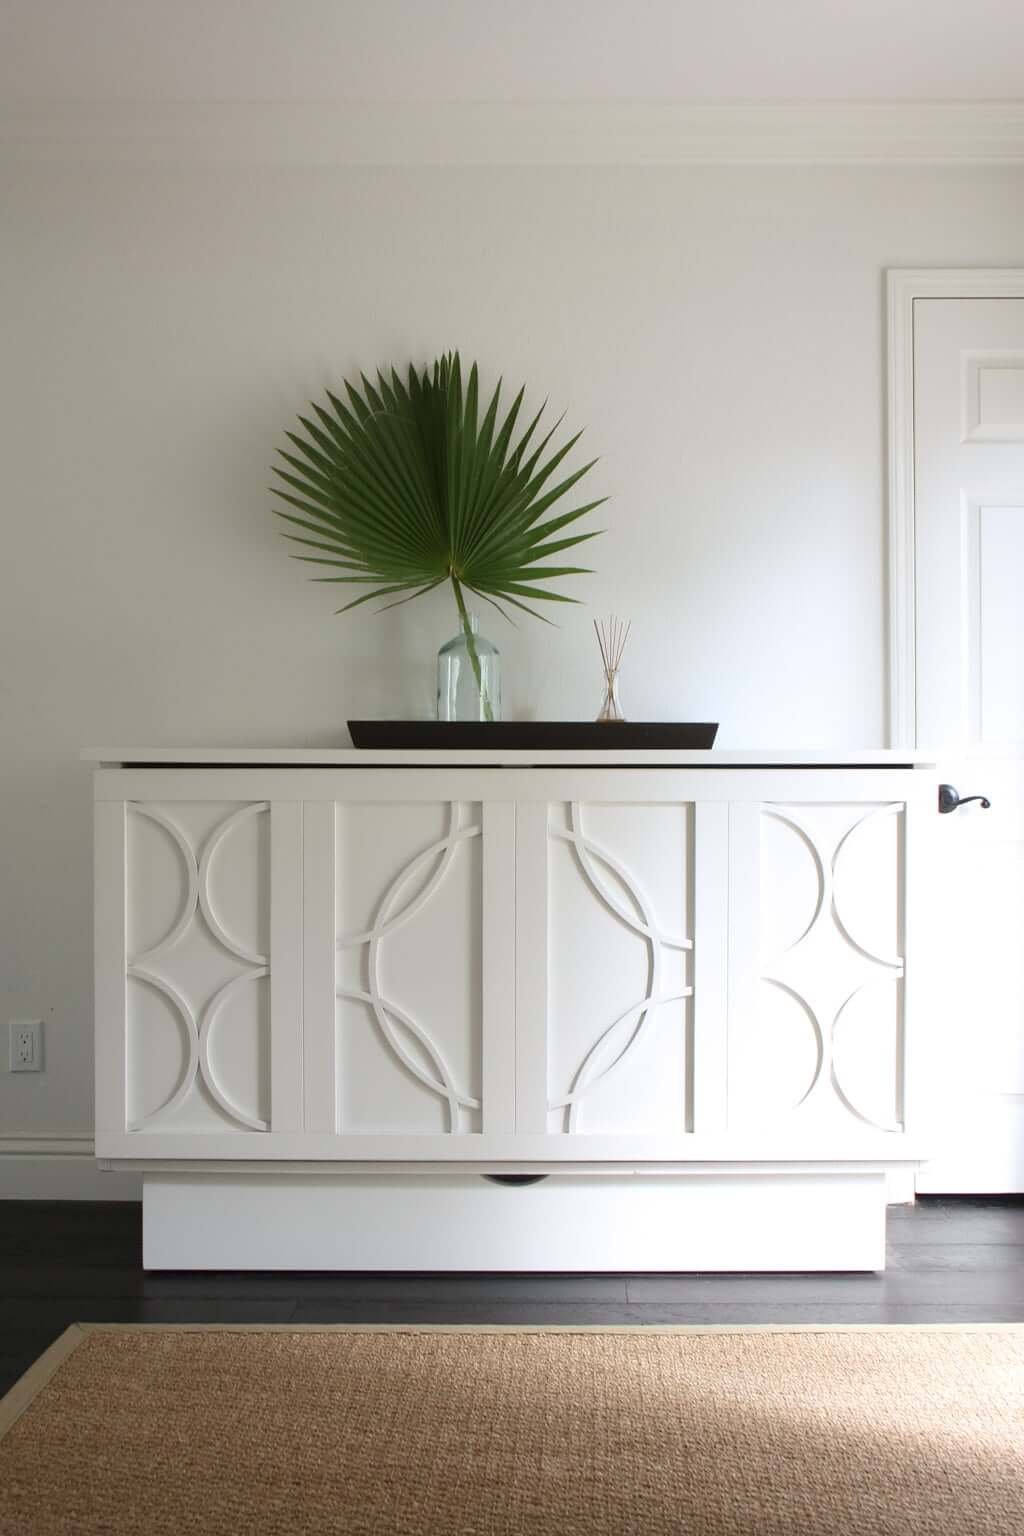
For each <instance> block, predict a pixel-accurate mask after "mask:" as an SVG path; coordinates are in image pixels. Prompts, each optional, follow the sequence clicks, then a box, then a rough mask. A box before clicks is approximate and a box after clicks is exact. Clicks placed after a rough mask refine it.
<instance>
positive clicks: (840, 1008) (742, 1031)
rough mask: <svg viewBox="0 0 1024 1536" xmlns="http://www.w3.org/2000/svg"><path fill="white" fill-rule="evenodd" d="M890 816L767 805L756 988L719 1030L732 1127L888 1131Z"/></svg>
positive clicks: (892, 1046) (899, 949)
mask: <svg viewBox="0 0 1024 1536" xmlns="http://www.w3.org/2000/svg"><path fill="white" fill-rule="evenodd" d="M904 814H905V813H904V807H903V806H902V804H899V803H879V804H875V805H865V804H856V805H851V804H820V803H819V804H785V805H764V806H762V807H761V811H760V817H759V848H758V852H759V862H760V883H759V901H758V928H759V943H758V945H757V951H758V959H757V973H756V982H755V984H754V985H753V987H751V988H750V990H749V991H748V993H747V997H746V1004H745V1006H744V1005H743V1003H742V1002H741V1000H740V999H738V998H734V999H732V1000H731V1005H730V1020H729V1063H730V1070H729V1124H730V1126H731V1127H733V1128H740V1127H742V1126H746V1125H749V1126H751V1127H753V1126H764V1125H775V1126H777V1125H778V1124H779V1123H780V1122H781V1121H784V1120H787V1119H788V1120H790V1121H791V1122H792V1123H793V1125H794V1126H798V1125H799V1126H803V1127H814V1126H821V1127H822V1128H826V1127H827V1128H834V1129H837V1130H839V1129H842V1128H844V1127H845V1128H847V1129H854V1128H856V1127H857V1126H860V1127H861V1128H862V1129H863V1128H865V1127H867V1128H870V1129H872V1130H877V1131H898V1130H901V1129H902V1121H903V1102H902V1092H903V1014H902V1010H903V975H904V961H903V917H902V890H903V852H902V850H903V822H904Z"/></svg>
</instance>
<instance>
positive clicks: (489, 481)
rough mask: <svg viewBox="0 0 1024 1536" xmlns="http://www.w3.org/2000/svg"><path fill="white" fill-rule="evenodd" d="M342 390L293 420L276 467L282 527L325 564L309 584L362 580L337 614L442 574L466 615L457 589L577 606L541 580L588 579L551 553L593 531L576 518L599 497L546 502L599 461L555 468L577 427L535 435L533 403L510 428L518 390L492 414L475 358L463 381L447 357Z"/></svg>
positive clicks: (495, 403)
mask: <svg viewBox="0 0 1024 1536" xmlns="http://www.w3.org/2000/svg"><path fill="white" fill-rule="evenodd" d="M344 395H345V398H344V399H342V398H340V397H339V396H338V395H334V394H331V393H330V391H328V395H327V401H328V404H326V405H322V406H321V405H314V406H313V407H312V413H311V415H310V416H300V417H299V421H300V423H301V426H302V429H303V430H302V432H301V433H299V432H289V433H288V439H289V443H290V444H291V448H290V449H287V450H282V451H281V454H280V457H281V459H282V461H283V464H282V465H279V466H275V470H274V472H275V474H276V475H277V476H278V477H279V480H280V482H281V483H280V485H278V486H276V487H275V489H274V494H275V495H276V496H277V497H278V498H279V499H280V500H281V501H282V502H283V503H284V507H283V508H276V509H275V510H276V511H277V515H278V516H279V517H281V518H282V519H283V520H284V521H285V523H286V524H287V525H288V527H287V529H286V530H284V532H285V536H286V537H287V538H288V539H290V540H292V541H293V542H294V543H296V544H299V545H301V546H302V547H303V550H304V551H307V552H304V553H301V554H296V556H295V558H296V559H299V560H306V561H309V562H310V564H313V565H318V566H321V567H328V568H330V569H332V571H333V572H334V574H331V575H327V574H322V575H319V576H315V577H313V580H315V581H326V582H339V583H344V584H356V585H359V584H362V585H365V586H367V587H368V588H369V590H368V591H366V592H363V593H361V594H360V595H359V596H358V597H354V598H353V599H352V601H351V602H348V603H346V604H345V605H344V607H342V608H340V609H338V612H339V613H344V612H346V611H347V610H348V609H349V608H356V607H358V606H359V605H360V604H361V603H367V602H371V601H373V600H374V599H376V598H383V599H388V601H387V602H386V603H385V604H384V605H383V606H385V607H392V606H394V605H395V603H398V602H408V601H409V600H410V599H412V598H414V597H419V596H420V595H421V594H422V593H424V592H429V591H431V590H432V589H433V588H434V587H437V586H439V585H440V584H441V583H442V582H450V583H451V585H452V588H453V590H454V593H455V601H456V604H457V606H458V609H459V613H460V615H461V616H462V620H463V623H464V624H465V623H466V608H465V600H464V597H463V591H464V590H468V591H470V592H473V593H475V594H476V595H477V596H478V597H480V598H482V599H484V600H485V601H486V602H488V603H491V604H493V605H494V606H496V607H497V608H498V609H499V610H500V611H501V612H502V613H504V614H505V617H506V618H507V617H508V614H507V612H506V608H507V607H512V608H517V609H522V610H523V611H525V612H527V613H531V614H534V615H535V616H536V617H538V618H542V617H543V615H542V614H539V613H537V610H536V608H535V607H534V606H533V605H534V604H535V603H537V602H539V601H543V602H558V603H570V602H576V601H577V599H576V598H573V597H569V596H567V595H566V594H565V593H563V592H561V591H557V590H554V589H553V588H551V587H549V586H548V585H547V583H548V582H551V581H555V580H557V581H559V582H560V581H561V579H562V578H563V577H566V576H578V575H586V574H589V572H588V570H587V567H585V566H577V565H561V564H550V563H549V562H550V560H551V559H552V557H554V556H557V555H561V554H563V553H564V552H565V551H566V550H568V549H572V548H574V547H575V546H576V545H577V544H583V543H585V542H586V540H588V539H592V538H595V537H596V535H597V533H598V532H600V531H601V530H600V529H596V530H593V531H588V532H585V533H581V532H578V531H577V529H576V528H575V527H574V526H573V525H575V524H576V523H577V522H578V520H579V519H580V518H582V517H584V516H585V515H586V514H587V513H588V512H592V511H593V510H594V509H595V508H596V507H599V506H600V505H601V504H602V502H603V501H604V500H606V498H605V497H600V498H599V499H597V500H596V501H587V502H583V503H582V504H580V505H577V506H574V507H572V509H571V510H570V511H560V510H559V511H557V512H555V511H554V509H555V508H556V506H557V505H558V504H559V503H562V502H563V498H565V497H567V496H568V495H569V493H570V492H571V491H573V490H574V489H575V487H576V486H577V484H578V483H579V481H580V480H581V479H582V478H583V476H584V475H585V474H586V473H587V471H588V470H590V469H591V468H592V467H593V464H594V463H595V462H596V461H595V460H591V461H590V462H589V463H586V464H584V465H583V467H582V468H580V469H576V470H573V471H571V472H569V473H565V471H564V470H562V468H561V466H562V465H563V462H564V460H565V459H566V458H567V456H568V455H569V453H570V452H571V451H572V449H573V448H574V447H575V446H576V444H577V442H578V441H579V437H580V434H579V433H576V434H575V436H573V437H570V438H569V439H568V441H567V442H565V443H563V444H562V446H561V447H559V448H553V447H552V446H551V444H552V438H553V437H554V435H555V433H556V432H557V431H558V427H559V425H560V422H558V423H556V424H555V426H554V428H552V430H551V431H550V432H548V433H547V434H546V436H544V437H542V438H540V440H539V441H535V439H536V437H537V433H538V428H539V424H540V419H541V416H542V415H543V409H544V408H543V407H542V408H541V410H540V411H538V412H537V414H536V416H534V417H533V419H532V420H531V421H530V422H529V423H528V424H527V425H526V426H525V428H521V429H520V435H519V436H518V437H517V435H516V434H517V427H518V426H519V416H520V411H521V408H522V402H523V391H522V390H520V391H519V393H518V395H517V396H516V397H515V399H514V400H513V402H512V404H511V406H510V407H509V409H508V411H507V412H506V413H505V414H504V416H503V417H501V414H500V410H499V402H500V395H501V383H500V381H499V383H498V386H497V388H496V389H495V391H494V394H493V396H492V397H491V399H490V401H489V403H488V404H487V406H486V409H484V410H482V411H481V405H482V402H481V400H480V394H479V378H478V374H477V367H476V364H475V363H474V364H473V366H472V368H471V369H470V372H469V378H468V380H467V381H466V384H465V388H463V378H462V366H461V363H460V361H459V354H458V353H457V352H456V353H448V354H446V355H445V356H444V357H441V358H438V359H437V361H436V362H435V363H434V364H433V366H432V368H429V369H424V371H423V372H422V373H421V374H418V373H417V372H416V369H415V368H413V367H410V369H409V374H408V379H407V380H406V381H405V382H403V380H402V379H401V378H399V376H398V374H397V373H395V371H394V370H393V369H392V370H391V371H390V373H389V374H387V375H385V374H384V373H383V372H378V374H377V380H376V383H375V384H372V383H371V382H370V381H369V380H368V379H367V378H366V377H365V376H361V377H360V387H358V388H357V387H356V386H354V385H352V384H349V383H346V384H345V386H344ZM292 450H294V451H292ZM567 529H571V530H572V531H571V532H569V533H566V534H565V536H564V537H556V535H559V534H562V532H563V530H567Z"/></svg>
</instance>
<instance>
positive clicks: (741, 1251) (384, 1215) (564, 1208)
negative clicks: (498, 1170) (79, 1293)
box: [143, 1168, 886, 1272]
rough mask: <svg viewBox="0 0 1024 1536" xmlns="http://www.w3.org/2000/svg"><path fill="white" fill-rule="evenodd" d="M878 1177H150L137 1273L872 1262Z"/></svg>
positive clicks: (878, 1260)
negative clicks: (514, 1181) (517, 1182)
mask: <svg viewBox="0 0 1024 1536" xmlns="http://www.w3.org/2000/svg"><path fill="white" fill-rule="evenodd" d="M885 1205H886V1175H885V1170H884V1169H882V1168H877V1169H872V1170H870V1171H864V1170H857V1171H854V1172H849V1171H843V1170H835V1169H828V1170H825V1169H820V1168H818V1169H810V1170H808V1169H798V1170H794V1171H792V1172H790V1171H786V1172H777V1171H772V1172H764V1173H758V1172H748V1171H744V1172H742V1173H738V1172H729V1171H728V1170H723V1171H722V1172H721V1173H714V1174H710V1175H709V1174H704V1175H702V1176H700V1177H694V1176H692V1175H691V1176H688V1175H687V1174H686V1173H685V1172H682V1171H681V1172H679V1173H678V1174H677V1173H669V1174H650V1175H645V1174H643V1173H637V1174H612V1173H609V1174H607V1175H605V1174H597V1175H591V1176H588V1177H581V1176H579V1175H574V1174H572V1173H571V1172H566V1173H554V1174H552V1175H551V1176H550V1177H549V1178H547V1179H545V1180H544V1181H543V1182H541V1183H536V1184H530V1185H525V1186H520V1187H517V1188H514V1187H507V1186H501V1185H497V1184H494V1183H490V1182H488V1181H486V1180H484V1179H483V1178H481V1177H479V1176H478V1175H474V1174H470V1173H459V1172H455V1173H448V1172H439V1173H432V1172H431V1173H424V1174H422V1175H419V1176H416V1177H409V1176H407V1175H395V1174H388V1173H386V1172H385V1173H381V1174H379V1175H377V1174H363V1173H360V1174H350V1175H345V1174H343V1173H338V1174H331V1175H324V1176H321V1177H318V1178H308V1177H304V1176H302V1175H299V1174H288V1173H281V1174H267V1173H260V1174H258V1175H248V1174H234V1173H232V1174H227V1173H226V1174H212V1173H196V1174H182V1173H173V1174H172V1173H167V1174H160V1173H156V1174H151V1173H148V1174H147V1175H146V1176H145V1179H144V1181H143V1263H144V1266H145V1268H146V1269H276V1270H316V1269H327V1270H455V1271H458V1270H463V1271H465V1270H505V1271H508V1270H512V1271H517V1270H518V1271H573V1270H577V1271H586V1272H589V1271H595V1270H609V1271H637V1270H639V1271H644V1270H668V1271H680V1270H704V1271H728V1270H732V1271H736V1270H874V1269H882V1268H883V1267H884V1264H885Z"/></svg>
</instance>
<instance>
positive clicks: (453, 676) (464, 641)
mask: <svg viewBox="0 0 1024 1536" xmlns="http://www.w3.org/2000/svg"><path fill="white" fill-rule="evenodd" d="M437 718H438V719H439V720H500V719H501V658H500V656H499V655H498V648H497V646H496V645H492V644H491V642H490V640H488V639H486V638H485V636H483V635H482V634H481V633H480V623H479V620H478V619H477V616H476V614H475V613H467V614H465V615H464V618H463V623H462V628H461V629H460V630H459V633H458V634H457V635H454V636H453V637H452V639H451V640H449V641H448V643H447V645H442V647H441V649H440V650H439V651H438V653H437Z"/></svg>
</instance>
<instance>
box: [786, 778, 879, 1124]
mask: <svg viewBox="0 0 1024 1536" xmlns="http://www.w3.org/2000/svg"><path fill="white" fill-rule="evenodd" d="M903 810H904V807H903V806H902V804H898V803H895V804H889V805H883V806H879V807H875V808H873V809H871V810H869V811H868V812H866V813H865V814H863V815H859V816H857V818H856V819H855V820H854V821H853V822H852V823H851V824H849V825H847V826H846V827H845V829H844V830H842V831H841V832H840V833H839V834H838V835H835V833H834V832H833V833H832V834H831V835H829V834H827V833H826V832H825V830H824V829H822V830H821V831H819V830H817V829H816V828H814V827H812V826H811V825H809V824H808V823H807V821H806V820H805V819H803V818H802V817H801V816H800V815H799V814H797V813H795V812H794V811H793V810H792V808H790V807H788V806H787V807H786V808H785V809H784V810H783V809H782V808H780V807H778V806H765V807H763V808H762V817H763V818H764V819H765V820H768V821H771V822H774V823H776V824H779V825H781V826H783V827H785V828H787V829H789V831H790V832H791V833H792V834H793V836H795V837H796V838H797V839H798V840H799V842H800V844H801V845H802V846H803V848H804V849H805V850H806V852H807V854H808V856H809V858H810V860H811V861H812V863H813V868H814V875H815V879H816V883H817V890H816V896H815V898H814V900H813V902H812V910H811V913H810V917H809V920H801V921H800V922H799V923H798V924H797V926H796V932H795V936H794V937H793V938H792V939H791V940H790V941H789V942H787V943H785V944H784V945H782V947H780V948H779V949H778V950H777V951H776V952H775V953H774V955H773V956H770V957H766V964H765V968H764V969H763V970H762V973H761V980H762V983H763V984H765V985H767V986H769V987H772V988H775V989H778V991H780V992H781V993H782V994H784V995H785V996H787V997H788V998H789V999H791V1000H792V1002H793V1003H794V1004H795V1005H796V1006H797V1008H798V1009H799V1010H800V1012H801V1013H802V1015H803V1016H804V1017H805V1019H806V1021H807V1026H808V1028H809V1029H810V1031H811V1034H812V1038H813V1051H814V1057H815V1065H814V1069H813V1072H812V1074H811V1078H810V1081H809V1082H808V1083H807V1086H806V1088H805V1089H804V1090H803V1091H802V1093H800V1095H799V1097H798V1098H797V1100H796V1103H795V1104H793V1106H792V1107H793V1108H799V1107H800V1106H802V1105H804V1104H806V1103H807V1102H808V1101H809V1100H810V1099H811V1098H812V1097H817V1096H818V1095H819V1094H820V1093H821V1091H823V1090H824V1089H826V1088H829V1089H831V1091H832V1093H833V1095H834V1098H835V1100H837V1101H838V1103H839V1104H841V1105H842V1106H843V1108H844V1109H845V1110H846V1111H847V1112H848V1113H849V1114H851V1115H852V1116H854V1117H855V1118H856V1119H858V1120H860V1121H862V1122H863V1123H864V1124H865V1125H868V1126H870V1127H871V1128H872V1129H874V1130H883V1131H893V1132H896V1131H900V1130H902V1128H903V1127H902V1120H901V1111H900V1109H899V1101H898V1094H899V1089H900V1073H899V1070H898V1067H897V1066H896V1063H895V1062H894V1061H893V1060H891V1059H890V1060H879V1061H878V1062H877V1064H876V1065H877V1070H878V1071H879V1072H885V1073H887V1074H888V1075H889V1079H890V1086H891V1090H892V1093H891V1099H892V1102H893V1103H894V1104H896V1105H897V1113H896V1115H895V1117H894V1118H892V1119H888V1118H880V1117H879V1116H878V1115H877V1114H870V1113H868V1112H867V1110H866V1109H865V1108H864V1107H863V1105H859V1104H858V1102H857V1095H856V1093H855V1092H854V1091H852V1090H851V1089H850V1088H849V1087H848V1086H847V1085H846V1084H845V1083H844V1081H843V1077H842V1075H841V1069H840V1065H839V1059H841V1058H842V1054H843V1053H842V1052H841V1051H839V1052H837V1050H836V1042H837V1039H838V1038H839V1037H840V1036H841V1035H842V1033H843V1031H844V1029H845V1028H846V1022H847V1020H848V1019H849V1018H850V1017H851V1015H852V1013H853V1012H854V1011H855V1010H854V1005H855V1004H858V1005H859V1001H860V1000H861V999H862V998H863V997H865V996H869V995H870V994H871V993H872V991H873V989H876V988H880V987H884V988H888V987H893V986H897V987H898V986H899V985H900V983H901V982H902V979H903V975H904V961H903V957H902V955H900V954H898V953H895V952H894V951H892V950H891V949H890V948H888V947H877V946H876V943H875V940H874V939H873V938H868V937H867V936H866V935H865V934H864V932H863V931H862V929H861V927H860V923H861V922H863V921H864V919H863V915H861V916H860V918H859V919H858V918H857V917H853V916H851V915H850V914H849V913H848V912H847V910H846V907H845V902H844V896H843V893H844V889H845V888H846V886H845V880H844V877H845V876H846V874H847V871H846V865H847V863H848V862H849V860H850V857H851V849H852V848H854V847H855V845H856V844H857V841H858V839H859V838H861V837H862V835H863V834H864V833H865V831H866V830H867V829H872V830H874V829H877V828H878V826H879V823H881V822H883V821H884V820H885V819H886V818H890V817H895V818H897V819H898V818H900V817H901V816H902V813H903ZM897 825H899V822H898V820H897ZM764 900H765V897H764V896H762V901H764ZM830 940H832V941H834V940H838V941H839V942H840V944H841V945H842V946H843V947H844V949H845V951H846V958H847V960H848V961H851V960H852V963H854V964H855V965H857V966H858V967H859V969H860V971H861V977H860V979H858V980H857V981H856V982H855V984H854V985H852V986H849V987H848V988H847V990H845V992H844V994H843V996H842V998H841V999H840V1001H839V1003H838V1005H834V1004H830V1005H827V1006H826V1005H825V1004H824V1003H823V1002H821V1001H819V1000H817V999H816V998H815V997H813V996H812V995H809V993H810V994H813V993H814V992H815V991H816V990H817V989H818V988H819V987H820V986H821V978H822V975H823V974H825V971H824V969H823V964H822V962H821V960H820V959H819V960H818V962H817V966H816V968H815V967H811V968H810V969H809V970H805V971H801V970H800V965H801V961H802V960H804V959H807V958H808V953H807V952H808V951H809V950H810V949H811V947H812V944H817V943H819V942H820V943H821V944H822V945H824V944H825V943H827V942H829V941H830ZM821 952H822V953H824V952H825V951H824V949H823V950H822V951H821ZM899 1048H900V1047H899V1042H897V1054H898V1053H899Z"/></svg>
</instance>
